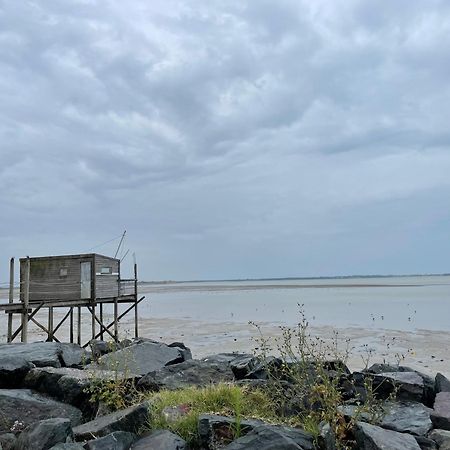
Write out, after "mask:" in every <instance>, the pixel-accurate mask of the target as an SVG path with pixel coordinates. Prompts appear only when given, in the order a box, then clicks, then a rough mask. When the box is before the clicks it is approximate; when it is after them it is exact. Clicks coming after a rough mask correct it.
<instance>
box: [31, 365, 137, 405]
mask: <svg viewBox="0 0 450 450" xmlns="http://www.w3.org/2000/svg"><path fill="white" fill-rule="evenodd" d="M117 376H118V374H117V372H113V371H107V370H98V369H97V370H94V369H85V370H82V369H74V368H70V367H60V368H54V367H37V368H35V369H32V370H30V371H29V372H28V374H27V376H26V377H25V380H24V386H25V387H27V388H30V389H34V390H36V391H39V392H43V393H46V394H48V395H51V396H52V397H55V398H57V399H59V400H62V401H64V402H66V403H70V404H71V405H74V406H77V407H81V408H83V409H85V408H86V407H87V406H88V403H89V394H88V393H86V389H87V388H88V387H89V386H90V385H91V384H92V383H96V382H99V381H101V380H104V381H108V380H115V379H117ZM139 378H140V377H139V376H138V375H134V374H131V373H126V374H123V373H121V374H120V379H121V380H123V381H126V380H127V381H130V382H134V381H136V380H138V379H139Z"/></svg>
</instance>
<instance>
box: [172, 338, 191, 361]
mask: <svg viewBox="0 0 450 450" xmlns="http://www.w3.org/2000/svg"><path fill="white" fill-rule="evenodd" d="M169 347H172V348H177V349H178V350H180V352H181V355H182V357H183V361H187V360H188V359H192V352H191V349H190V348H188V347H186V346H185V345H184V344H183V342H172V343H171V344H169Z"/></svg>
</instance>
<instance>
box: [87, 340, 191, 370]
mask: <svg viewBox="0 0 450 450" xmlns="http://www.w3.org/2000/svg"><path fill="white" fill-rule="evenodd" d="M183 361H184V356H183V351H182V350H181V349H178V348H176V347H169V346H167V345H166V344H161V343H157V342H142V343H140V344H133V345H130V346H129V347H127V348H124V349H121V350H117V351H115V352H111V353H108V354H107V355H103V356H102V357H100V358H99V359H98V361H97V363H96V364H91V365H90V368H93V369H96V368H100V369H105V370H112V371H120V372H126V373H129V372H131V373H136V374H139V375H145V374H146V373H148V372H151V371H155V370H158V369H161V368H162V367H164V366H167V365H170V364H176V363H180V362H183Z"/></svg>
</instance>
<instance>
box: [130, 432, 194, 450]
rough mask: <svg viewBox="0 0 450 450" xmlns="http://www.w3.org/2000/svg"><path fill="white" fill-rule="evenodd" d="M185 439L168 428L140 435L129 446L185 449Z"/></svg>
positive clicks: (151, 449)
mask: <svg viewBox="0 0 450 450" xmlns="http://www.w3.org/2000/svg"><path fill="white" fill-rule="evenodd" d="M186 448H187V446H186V441H184V440H183V439H181V438H180V436H177V435H176V434H174V433H171V432H170V431H168V430H156V431H154V432H153V433H151V434H149V435H147V436H144V437H142V438H141V439H139V440H138V441H136V442H135V443H134V444H133V446H132V447H131V449H132V450H185V449H186Z"/></svg>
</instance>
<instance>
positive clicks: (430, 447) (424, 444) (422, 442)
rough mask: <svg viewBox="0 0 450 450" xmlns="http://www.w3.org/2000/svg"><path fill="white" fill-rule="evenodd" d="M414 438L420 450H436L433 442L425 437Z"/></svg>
mask: <svg viewBox="0 0 450 450" xmlns="http://www.w3.org/2000/svg"><path fill="white" fill-rule="evenodd" d="M414 437H415V439H416V441H417V443H418V444H419V447H420V448H421V449H422V450H438V446H437V444H436V442H435V441H433V440H432V439H430V438H428V437H425V436H414ZM449 450H450V449H449Z"/></svg>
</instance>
